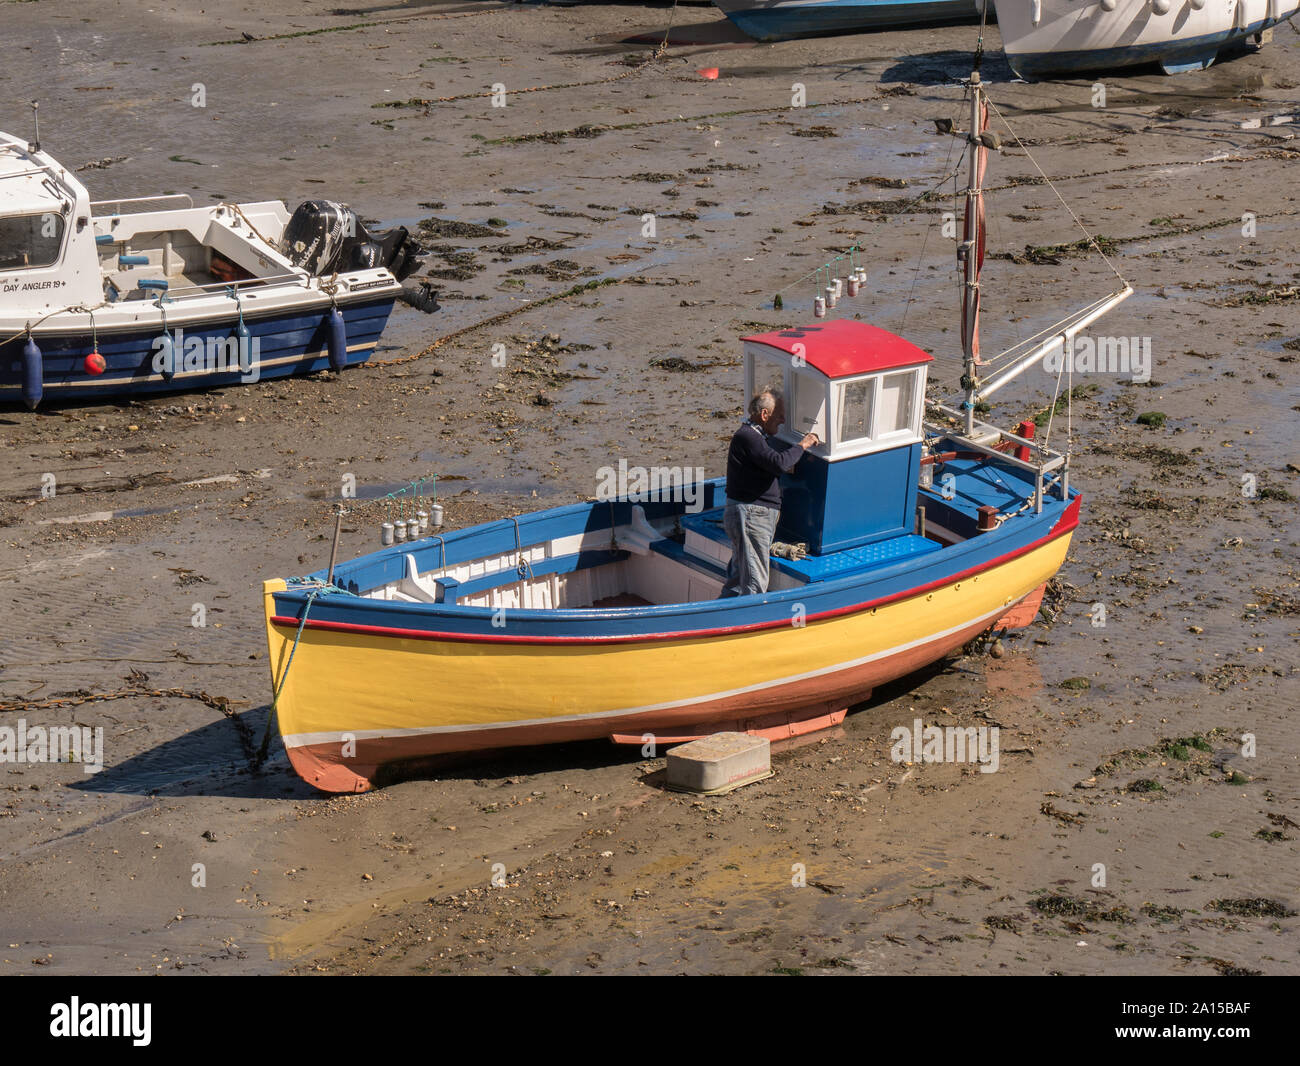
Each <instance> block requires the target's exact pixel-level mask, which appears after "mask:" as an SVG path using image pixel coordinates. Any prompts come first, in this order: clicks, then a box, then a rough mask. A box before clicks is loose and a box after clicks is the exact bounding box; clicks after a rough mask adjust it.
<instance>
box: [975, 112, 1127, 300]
mask: <svg viewBox="0 0 1300 1066" xmlns="http://www.w3.org/2000/svg"><path fill="white" fill-rule="evenodd" d="M986 99H987V97H986ZM988 105H989V107H990V108H991V109H992V111H993V113H994V114H995V115H997V116H998V119H999V120H1000V121H1001V122H1002V125H1004V126H1005V127H1006V128H1007V132H1008V133H1010V134H1011V137H1012V139H1013V140H1014V141H1015V142H1016V145H1017V147H1019V149H1020V150H1021V151H1022V152H1024V153H1025V158H1027V159H1028V160H1029V162H1031V163H1032V164H1033V165H1034V169H1035V170H1036V171H1038V175H1039V177H1041V178H1042V179H1043V181H1044V182H1045V183H1046V184H1047V187H1048V188H1049V189H1051V190H1052V194H1053V195H1054V196H1055V197H1056V198H1057V199H1058V200H1059V201H1060V202H1061V206H1062V207H1064V208H1065V210H1066V211H1067V212H1069V215H1070V218H1072V219H1073V220H1074V224H1075V225H1076V226H1078V227H1079V232H1080V233H1082V234H1083V235H1084V236H1085V237H1086V238H1087V239H1088V243H1089V244H1090V245H1091V246H1092V248H1093V249H1094V250H1095V251H1096V253H1097V254H1098V255H1099V256H1101V258H1102V260H1103V261H1104V262H1105V264H1106V265H1107V266H1108V267H1110V269H1111V271H1112V272H1113V273H1114V274H1115V276H1116V277H1117V278H1119V280H1120V281H1122V282H1124V284H1125V285H1128V280H1127V279H1126V278H1125V277H1124V275H1123V274H1121V273H1120V272H1119V268H1118V267H1117V266H1115V264H1114V263H1112V262H1111V260H1110V257H1109V256H1108V255H1107V254H1106V253H1105V252H1103V251H1102V249H1101V244H1100V243H1099V242H1098V240H1097V238H1096V237H1094V236H1093V235H1092V234H1091V233H1090V232H1088V228H1087V227H1086V226H1085V225H1084V224H1083V222H1082V221H1080V219H1079V216H1078V215H1076V214H1075V213H1074V211H1073V210H1072V209H1071V207H1070V205H1069V204H1068V203H1066V202H1065V197H1063V196H1062V195H1061V194H1060V192H1059V191H1058V190H1057V188H1056V186H1055V185H1053V184H1052V179H1051V178H1049V177H1048V176H1047V174H1046V173H1045V172H1044V171H1043V168H1042V167H1040V166H1039V165H1038V160H1037V159H1035V158H1034V156H1033V153H1031V152H1030V151H1029V149H1028V148H1026V147H1025V145H1024V142H1022V141H1021V140H1020V136H1019V134H1017V133H1016V131H1015V130H1014V129H1012V128H1011V123H1009V122H1008V121H1007V120H1006V119H1005V118H1004V117H1003V115H1002V112H1001V111H999V110H998V108H997V105H996V104H995V103H993V101H992V100H989V101H988Z"/></svg>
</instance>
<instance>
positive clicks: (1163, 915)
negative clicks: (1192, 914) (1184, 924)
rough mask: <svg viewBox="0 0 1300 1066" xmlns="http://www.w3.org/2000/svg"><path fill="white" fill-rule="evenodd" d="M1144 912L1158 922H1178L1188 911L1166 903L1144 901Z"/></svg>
mask: <svg viewBox="0 0 1300 1066" xmlns="http://www.w3.org/2000/svg"><path fill="white" fill-rule="evenodd" d="M1142 913H1143V914H1145V915H1146V916H1147V917H1148V918H1154V919H1155V920H1156V921H1157V922H1176V921H1178V920H1179V919H1180V918H1182V916H1183V915H1184V914H1185V913H1186V912H1185V911H1184V910H1183V909H1182V908H1181V907H1171V906H1169V905H1168V904H1165V903H1144V904H1142Z"/></svg>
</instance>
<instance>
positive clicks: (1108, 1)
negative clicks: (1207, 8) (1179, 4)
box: [1101, 0, 1205, 11]
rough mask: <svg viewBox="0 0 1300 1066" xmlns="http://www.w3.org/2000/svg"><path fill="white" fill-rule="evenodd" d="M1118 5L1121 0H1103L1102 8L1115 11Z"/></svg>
mask: <svg viewBox="0 0 1300 1066" xmlns="http://www.w3.org/2000/svg"><path fill="white" fill-rule="evenodd" d="M1192 3H1193V4H1195V3H1196V0H1192ZM1201 3H1202V4H1204V3H1205V0H1201ZM1117 7H1119V0H1101V9H1102V10H1103V11H1114V10H1115V8H1117Z"/></svg>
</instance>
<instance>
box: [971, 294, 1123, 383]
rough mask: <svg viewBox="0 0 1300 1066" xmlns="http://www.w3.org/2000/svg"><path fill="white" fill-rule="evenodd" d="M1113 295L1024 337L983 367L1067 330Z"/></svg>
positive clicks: (1008, 357) (995, 363)
mask: <svg viewBox="0 0 1300 1066" xmlns="http://www.w3.org/2000/svg"><path fill="white" fill-rule="evenodd" d="M1113 295H1114V294H1113V293H1112V294H1111V296H1103V297H1102V298H1101V299H1099V300H1094V301H1093V302H1092V303H1090V304H1088V305H1087V306H1086V307H1082V308H1080V309H1079V310H1078V311H1074V312H1072V313H1071V314H1069V315H1066V316H1065V318H1062V319H1061V320H1060V321H1058V322H1053V323H1052V324H1051V325H1050V326H1046V327H1044V328H1043V329H1040V330H1039V331H1038V332H1037V333H1035V334H1033V335H1032V336H1029V337H1026V338H1025V339H1024V340H1022V341H1018V342H1017V343H1016V344H1014V345H1013V346H1012V347H1010V348H1008V349H1007V350H1006V351H1004V352H1000V353H999V354H997V355H995V356H994V357H993V358H992V359H990V360H987V361H986V364H985V365H986V366H990V367H991V366H995V365H997V364H998V363H1000V362H1001V361H1003V360H1006V359H1010V358H1012V357H1013V355H1015V354H1016V349H1017V348H1023V347H1025V346H1026V345H1032V344H1033V343H1035V342H1036V341H1038V340H1040V339H1041V338H1043V337H1046V336H1048V335H1049V334H1052V333H1057V332H1060V328H1061V327H1062V326H1064V327H1066V328H1069V325H1070V323H1072V322H1073V321H1074V320H1075V319H1078V318H1083V317H1084V316H1085V315H1088V314H1091V313H1092V312H1093V311H1094V310H1096V309H1097V308H1098V307H1100V306H1101V305H1102V304H1104V303H1105V302H1106V301H1107V300H1109V299H1112V297H1113ZM985 376H987V375H985Z"/></svg>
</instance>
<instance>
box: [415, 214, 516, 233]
mask: <svg viewBox="0 0 1300 1066" xmlns="http://www.w3.org/2000/svg"><path fill="white" fill-rule="evenodd" d="M419 230H420V232H421V233H422V234H424V235H425V236H428V237H500V236H501V231H500V230H496V229H492V228H491V227H490V226H480V225H478V224H477V223H474V222H457V221H456V220H454V219H450V218H438V217H437V216H436V215H435V216H432V217H430V218H426V219H424V220H423V221H422V222H421V223H420V224H419Z"/></svg>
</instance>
